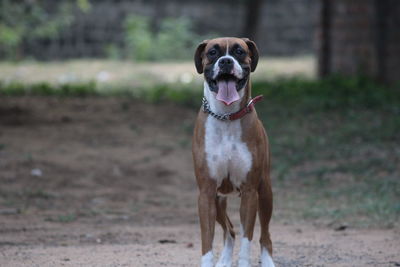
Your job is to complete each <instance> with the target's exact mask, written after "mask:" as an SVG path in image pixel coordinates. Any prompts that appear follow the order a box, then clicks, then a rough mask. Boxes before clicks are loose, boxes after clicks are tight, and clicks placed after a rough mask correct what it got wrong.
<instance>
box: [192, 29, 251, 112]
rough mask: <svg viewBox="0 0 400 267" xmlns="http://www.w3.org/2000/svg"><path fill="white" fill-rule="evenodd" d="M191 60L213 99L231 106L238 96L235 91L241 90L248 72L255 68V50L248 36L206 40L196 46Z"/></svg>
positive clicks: (246, 79) (246, 82)
mask: <svg viewBox="0 0 400 267" xmlns="http://www.w3.org/2000/svg"><path fill="white" fill-rule="evenodd" d="M194 62H195V65H196V69H197V72H198V73H200V74H201V73H204V78H205V81H206V83H207V84H208V88H209V90H210V91H212V92H213V95H214V96H215V97H216V99H217V100H219V101H222V102H223V103H224V104H225V105H230V104H232V103H233V102H236V101H237V100H239V99H240V96H239V93H238V92H240V90H244V88H245V87H246V85H247V84H248V81H249V75H250V72H253V71H254V70H255V69H256V67H257V63H258V49H257V46H256V44H255V43H254V42H253V41H251V40H249V39H247V38H234V37H226V38H217V39H212V40H205V41H203V42H202V43H200V44H199V46H198V47H197V49H196V53H195V55H194ZM242 95H243V94H242Z"/></svg>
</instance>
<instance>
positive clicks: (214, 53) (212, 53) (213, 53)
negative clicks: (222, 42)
mask: <svg viewBox="0 0 400 267" xmlns="http://www.w3.org/2000/svg"><path fill="white" fill-rule="evenodd" d="M208 54H209V55H210V56H215V55H216V54H217V50H216V49H211V50H210V51H208Z"/></svg>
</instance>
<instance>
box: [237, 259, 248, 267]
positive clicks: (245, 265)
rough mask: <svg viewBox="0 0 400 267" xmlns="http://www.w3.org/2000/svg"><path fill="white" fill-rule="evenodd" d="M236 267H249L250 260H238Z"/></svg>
mask: <svg viewBox="0 0 400 267" xmlns="http://www.w3.org/2000/svg"><path fill="white" fill-rule="evenodd" d="M238 267H251V263H250V259H244V258H242V259H239V261H238Z"/></svg>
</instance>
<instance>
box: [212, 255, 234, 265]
mask: <svg viewBox="0 0 400 267" xmlns="http://www.w3.org/2000/svg"><path fill="white" fill-rule="evenodd" d="M215 267H232V258H231V257H229V258H222V257H221V258H219V260H218V262H217V264H216V265H215Z"/></svg>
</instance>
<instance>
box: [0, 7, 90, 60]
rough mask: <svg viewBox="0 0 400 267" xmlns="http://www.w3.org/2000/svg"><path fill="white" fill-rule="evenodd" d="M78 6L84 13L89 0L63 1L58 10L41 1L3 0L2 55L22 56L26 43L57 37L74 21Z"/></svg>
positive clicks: (0, 18)
mask: <svg viewBox="0 0 400 267" xmlns="http://www.w3.org/2000/svg"><path fill="white" fill-rule="evenodd" d="M75 5H76V6H77V7H78V8H80V10H82V11H83V12H88V11H89V10H90V3H89V0H76V3H69V2H62V3H60V4H58V5H57V9H56V10H55V11H54V10H51V9H49V8H47V7H46V6H45V5H44V2H42V1H40V0H37V1H28V0H24V1H11V0H2V1H0V55H2V56H3V57H5V58H7V59H11V60H16V59H20V58H22V56H23V55H22V51H21V49H20V46H21V44H22V43H23V42H28V43H29V42H31V41H33V40H37V39H52V38H56V37H57V36H58V33H59V32H60V30H61V29H63V28H64V27H66V26H68V25H70V24H71V23H72V22H73V20H74V16H73V8H74V6H75Z"/></svg>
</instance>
